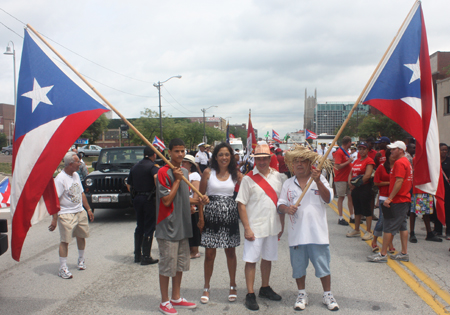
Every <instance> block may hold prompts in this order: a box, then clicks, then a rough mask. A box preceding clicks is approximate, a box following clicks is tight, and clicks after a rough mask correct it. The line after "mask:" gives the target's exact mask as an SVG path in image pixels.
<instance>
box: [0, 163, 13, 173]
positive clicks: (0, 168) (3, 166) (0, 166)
mask: <svg viewBox="0 0 450 315" xmlns="http://www.w3.org/2000/svg"><path fill="white" fill-rule="evenodd" d="M0 172H1V173H5V174H11V173H12V164H11V163H0Z"/></svg>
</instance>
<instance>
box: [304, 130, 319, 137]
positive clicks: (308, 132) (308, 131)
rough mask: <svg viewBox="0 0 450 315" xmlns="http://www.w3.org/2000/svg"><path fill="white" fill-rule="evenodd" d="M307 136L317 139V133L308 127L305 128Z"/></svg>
mask: <svg viewBox="0 0 450 315" xmlns="http://www.w3.org/2000/svg"><path fill="white" fill-rule="evenodd" d="M305 136H306V139H317V135H316V134H315V133H314V132H312V131H310V130H308V129H305Z"/></svg>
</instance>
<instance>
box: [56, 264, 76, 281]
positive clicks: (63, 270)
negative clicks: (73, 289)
mask: <svg viewBox="0 0 450 315" xmlns="http://www.w3.org/2000/svg"><path fill="white" fill-rule="evenodd" d="M58 276H60V277H61V278H63V279H72V278H73V276H72V274H71V273H70V271H69V269H68V268H67V267H64V268H61V269H59V274H58Z"/></svg>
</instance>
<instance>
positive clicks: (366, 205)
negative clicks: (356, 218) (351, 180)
mask: <svg viewBox="0 0 450 315" xmlns="http://www.w3.org/2000/svg"><path fill="white" fill-rule="evenodd" d="M371 196H372V187H371V186H370V184H364V185H361V186H359V187H356V188H355V189H353V190H352V200H353V207H354V208H355V215H364V216H366V217H370V216H371V215H372V209H371V208H370V201H371V200H372V198H371Z"/></svg>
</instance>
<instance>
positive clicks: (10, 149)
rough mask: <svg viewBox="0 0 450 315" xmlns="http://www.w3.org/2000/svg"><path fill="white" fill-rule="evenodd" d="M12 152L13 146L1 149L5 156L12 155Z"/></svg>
mask: <svg viewBox="0 0 450 315" xmlns="http://www.w3.org/2000/svg"><path fill="white" fill-rule="evenodd" d="M12 150H13V146H12V145H9V146H7V147H3V148H2V153H3V154H6V155H11V154H12Z"/></svg>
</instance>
